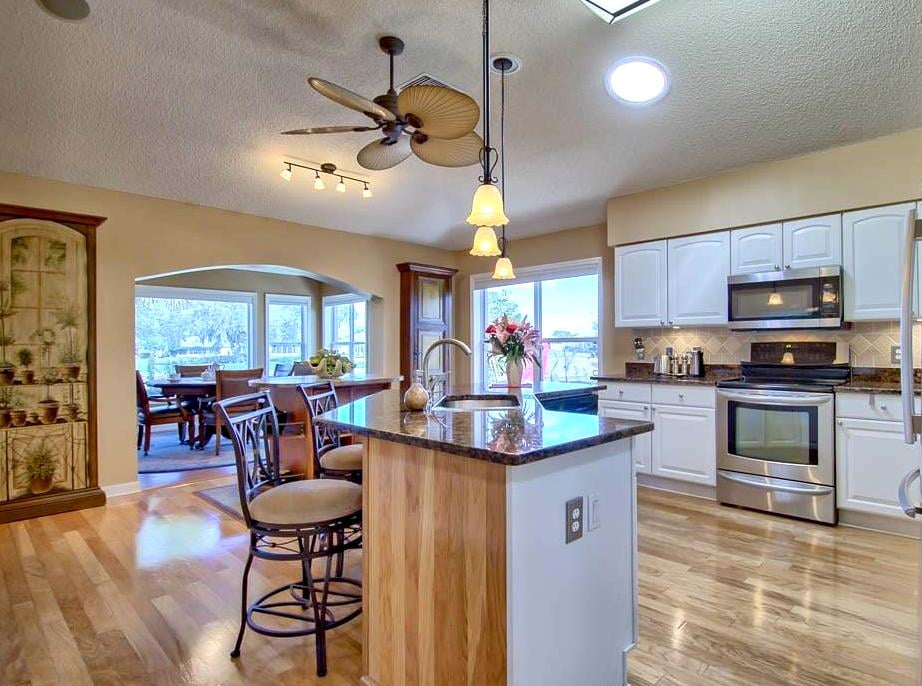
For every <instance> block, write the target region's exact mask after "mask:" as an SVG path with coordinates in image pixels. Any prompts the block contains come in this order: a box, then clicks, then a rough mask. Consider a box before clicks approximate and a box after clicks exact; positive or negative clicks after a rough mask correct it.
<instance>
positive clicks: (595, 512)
mask: <svg viewBox="0 0 922 686" xmlns="http://www.w3.org/2000/svg"><path fill="white" fill-rule="evenodd" d="M600 501H601V498H600V497H599V495H598V494H596V493H593V494H592V495H590V496H589V503H588V505H587V507H588V508H589V512H588V513H587V515H586V531H592V530H593V529H598V528H599V527H600V526H601V525H602V512H601V509H600V508H601V502H600Z"/></svg>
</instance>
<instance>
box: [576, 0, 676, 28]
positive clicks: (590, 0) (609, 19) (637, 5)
mask: <svg viewBox="0 0 922 686" xmlns="http://www.w3.org/2000/svg"><path fill="white" fill-rule="evenodd" d="M657 2H659V0H582V3H583V4H584V5H585V6H586V7H588V8H589V9H590V10H592V12H593V14H595V15H596V16H597V17H598V18H599V19H601V20H602V21H604V22H605V23H606V24H614V23H615V22H616V21H620V20H621V19H624V18H625V17H629V16H631V15H632V14H636V13H637V12H640V10H643V9H646V8H647V7H649V6H650V5H655V4H656V3H657Z"/></svg>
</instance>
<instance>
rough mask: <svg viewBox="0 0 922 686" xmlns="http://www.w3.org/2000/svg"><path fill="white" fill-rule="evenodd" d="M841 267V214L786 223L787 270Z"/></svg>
mask: <svg viewBox="0 0 922 686" xmlns="http://www.w3.org/2000/svg"><path fill="white" fill-rule="evenodd" d="M841 264H842V215H841V214H830V215H827V216H825V217H813V218H812V219H799V220H797V221H793V222H784V268H785V269H801V268H803V267H838V266H840V265H841Z"/></svg>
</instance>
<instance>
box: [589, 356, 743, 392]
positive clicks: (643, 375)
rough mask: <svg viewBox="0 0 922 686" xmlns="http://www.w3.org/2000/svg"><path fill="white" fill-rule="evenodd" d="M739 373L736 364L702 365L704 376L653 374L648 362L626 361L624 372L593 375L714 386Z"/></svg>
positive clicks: (600, 377) (622, 379) (621, 380)
mask: <svg viewBox="0 0 922 686" xmlns="http://www.w3.org/2000/svg"><path fill="white" fill-rule="evenodd" d="M739 375H740V368H739V366H737V365H712V364H706V365H704V376H669V375H667V374H654V373H653V365H652V364H651V363H649V362H627V363H626V364H625V365H624V374H600V375H598V376H593V377H592V378H593V379H594V380H596V381H601V382H605V381H619V382H625V383H662V384H691V385H697V386H716V385H717V383H718V382H719V381H724V380H726V379H734V378H736V377H738V376H739Z"/></svg>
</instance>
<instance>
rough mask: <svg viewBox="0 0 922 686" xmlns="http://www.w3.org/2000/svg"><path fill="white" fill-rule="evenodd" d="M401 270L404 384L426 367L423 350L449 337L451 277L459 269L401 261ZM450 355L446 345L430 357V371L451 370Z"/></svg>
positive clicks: (443, 371)
mask: <svg viewBox="0 0 922 686" xmlns="http://www.w3.org/2000/svg"><path fill="white" fill-rule="evenodd" d="M397 269H398V270H399V271H400V373H401V374H402V375H403V381H402V382H401V388H402V389H406V388H407V386H409V385H410V383H412V381H413V374H414V372H415V371H416V370H417V369H420V368H421V367H422V363H423V353H424V352H425V351H426V348H427V347H429V345H431V344H432V343H433V342H434V341H437V340H439V339H440V338H449V337H450V336H451V328H452V298H451V280H452V277H453V276H454V275H455V274H456V273H457V271H458V270H457V269H451V268H449V267H435V266H433V265H429V264H416V263H414V262H401V263H400V264H398V265H397ZM449 369H450V366H449V355H448V352H447V351H446V349H445V348H444V347H442V348H439V349H437V350H436V351H435V352H433V354H432V356H431V357H430V358H429V373H430V374H438V373H447V372H448V371H449Z"/></svg>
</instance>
